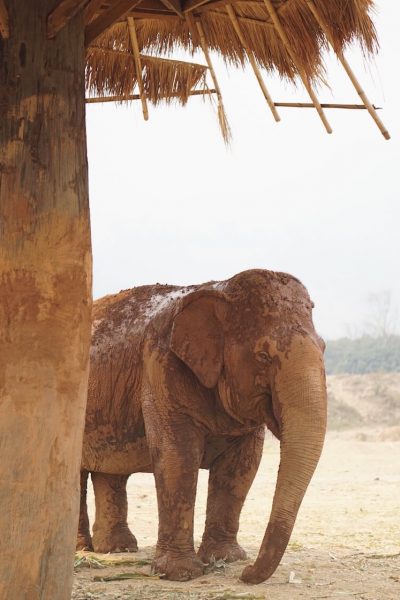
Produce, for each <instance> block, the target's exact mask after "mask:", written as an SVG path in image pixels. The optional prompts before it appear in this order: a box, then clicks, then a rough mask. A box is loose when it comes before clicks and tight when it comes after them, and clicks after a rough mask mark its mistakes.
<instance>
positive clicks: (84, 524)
mask: <svg viewBox="0 0 400 600" xmlns="http://www.w3.org/2000/svg"><path fill="white" fill-rule="evenodd" d="M88 475H89V472H88V471H81V499H80V506H79V525H78V537H77V540H76V549H77V550H93V546H92V538H91V537H90V529H89V517H88V513H87V503H86V496H87V480H88Z"/></svg>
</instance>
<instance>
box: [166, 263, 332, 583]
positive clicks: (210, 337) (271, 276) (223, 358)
mask: <svg viewBox="0 0 400 600" xmlns="http://www.w3.org/2000/svg"><path fill="white" fill-rule="evenodd" d="M312 307H313V304H312V302H311V300H310V298H309V296H308V293H307V290H306V289H305V288H304V286H303V285H302V284H301V283H300V282H299V281H298V280H297V279H295V278H294V277H291V276H290V275H286V274H284V273H274V272H271V271H262V270H253V271H246V272H244V273H240V274H239V275H236V276H235V277H233V278H232V279H230V280H228V281H227V282H224V283H223V284H219V285H214V286H206V287H205V288H204V289H200V290H198V291H196V292H194V293H192V294H191V295H188V296H187V297H186V298H184V299H183V301H182V305H181V310H180V312H179V313H178V314H177V316H176V317H175V321H174V327H173V331H172V336H171V349H172V350H173V351H174V353H175V354H176V355H177V356H178V357H179V358H180V359H181V360H182V361H183V362H184V363H186V365H187V366H189V367H190V369H191V370H192V371H193V372H194V373H195V375H196V376H197V378H198V379H199V380H200V382H201V383H202V384H203V385H204V386H205V387H207V388H215V390H216V391H217V392H218V394H219V397H220V400H221V402H222V404H223V405H224V407H225V410H226V411H227V412H228V413H229V414H230V415H231V416H232V417H233V418H235V419H236V420H237V421H239V422H241V423H243V424H244V425H251V424H254V425H257V424H260V423H262V422H264V423H265V424H266V425H267V426H268V428H269V429H270V430H271V431H272V432H273V433H274V434H275V435H276V436H277V437H278V438H279V439H280V448H281V460H280V467H279V473H278V479H277V483H276V489H275V495H274V500H273V506H272V511H271V515H270V519H269V523H268V526H267V529H266V532H265V535H264V539H263V542H262V545H261V549H260V552H259V555H258V557H257V560H256V561H255V564H254V565H252V566H249V567H247V568H246V569H245V570H244V572H243V574H242V579H243V580H244V581H248V582H251V583H259V582H261V581H264V580H265V579H267V578H268V577H270V576H271V575H272V574H273V572H274V571H275V569H276V568H277V566H278V564H279V562H280V559H281V557H282V555H283V553H284V551H285V549H286V546H287V544H288V542H289V538H290V535H291V532H292V529H293V526H294V523H295V519H296V516H297V512H298V509H299V507H300V504H301V501H302V499H303V496H304V494H305V491H306V489H307V486H308V484H309V481H310V479H311V477H312V475H313V473H314V470H315V467H316V465H317V463H318V460H319V457H320V454H321V450H322V446H323V441H324V437H325V429H326V384H325V371H324V363H323V345H324V344H323V341H322V340H321V338H320V337H319V336H318V335H317V333H316V331H315V329H314V325H313V322H312V315H311V312H312Z"/></svg>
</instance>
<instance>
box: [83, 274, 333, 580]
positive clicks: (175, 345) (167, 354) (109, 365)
mask: <svg viewBox="0 0 400 600" xmlns="http://www.w3.org/2000/svg"><path fill="white" fill-rule="evenodd" d="M312 307H313V304H312V302H311V300H310V298H309V296H308V293H307V290H306V289H305V287H304V286H303V285H302V284H301V283H300V282H299V281H298V280H297V279H296V278H294V277H292V276H291V275H287V274H285V273H276V272H273V271H264V270H250V271H245V272H243V273H239V274H238V275H235V276H234V277H232V278H231V279H229V280H227V281H223V282H218V283H215V282H211V283H206V284H204V285H197V286H190V287H174V286H167V285H158V284H157V285H155V286H143V287H138V288H135V289H131V290H126V291H123V292H120V293H119V294H116V295H114V296H106V297H105V298H102V299H100V300H98V301H97V302H96V303H95V305H94V321H93V329H94V332H93V339H92V348H91V368H90V379H89V395H88V407H87V418H86V429H85V436H84V444H83V458H82V494H81V495H82V501H81V517H80V527H79V536H78V547H81V548H82V547H84V546H86V547H91V544H92V541H91V538H90V533H89V523H88V517H87V511H86V479H87V474H88V472H91V474H92V480H93V485H94V492H95V499H96V521H95V523H94V526H93V547H94V549H95V550H96V551H98V552H109V551H118V550H124V549H129V550H136V549H137V545H136V540H135V538H134V536H133V535H132V533H131V532H130V531H129V529H128V526H127V522H126V519H127V498H126V482H127V479H128V477H129V475H130V474H131V473H135V472H143V471H145V472H149V471H153V472H154V477H155V482H156V489H157V500H158V514H159V531H158V542H157V549H156V555H155V559H154V563H153V567H154V571H155V572H159V573H164V574H165V576H166V577H167V578H168V579H174V580H186V579H190V578H193V577H197V576H199V575H201V574H202V573H203V570H204V563H207V562H209V561H210V558H211V557H212V556H214V557H215V558H226V559H227V560H236V559H242V558H245V556H246V554H245V551H244V550H243V549H242V548H241V547H240V546H239V544H238V542H237V539H236V536H237V532H238V527H239V516H240V512H241V509H242V506H243V503H244V500H245V498H246V495H247V493H248V490H249V488H250V486H251V483H252V481H253V479H254V476H255V474H256V471H257V468H258V465H259V462H260V458H261V453H262V447H263V439H264V429H265V425H266V426H267V427H268V429H270V431H272V433H273V434H274V435H275V436H276V437H277V438H278V439H279V440H280V448H281V460H280V467H279V473H278V478H277V483H276V490H275V495H274V500H273V506H272V511H271V515H270V518H269V523H268V526H267V528H266V532H265V535H264V539H263V541H262V544H261V549H260V551H259V555H258V557H257V559H256V561H255V563H254V565H251V566H248V567H246V568H245V570H244V571H243V574H242V579H243V581H247V582H251V583H258V582H261V581H264V580H265V579H267V578H268V577H270V576H271V575H272V573H273V572H274V571H275V569H276V568H277V566H278V564H279V562H280V559H281V557H282V555H283V553H284V551H285V549H286V546H287V544H288V541H289V538H290V535H291V532H292V529H293V526H294V523H295V519H296V516H297V512H298V509H299V507H300V504H301V501H302V498H303V496H304V493H305V491H306V489H307V486H308V483H309V481H310V479H311V477H312V475H313V473H314V470H315V467H316V465H317V463H318V460H319V457H320V453H321V450H322V446H323V442H324V437H325V428H326V384H325V371H324V364H323V346H324V344H323V341H322V340H321V338H320V337H319V336H318V335H317V333H316V331H315V329H314V325H313V322H312V315H311V313H312ZM199 468H205V469H209V471H210V474H209V485H208V500H207V516H206V524H205V530H204V534H203V538H202V542H201V545H200V548H199V549H198V552H197V555H196V553H195V549H194V544H193V512H194V503H195V495H196V484H197V476H198V469H199Z"/></svg>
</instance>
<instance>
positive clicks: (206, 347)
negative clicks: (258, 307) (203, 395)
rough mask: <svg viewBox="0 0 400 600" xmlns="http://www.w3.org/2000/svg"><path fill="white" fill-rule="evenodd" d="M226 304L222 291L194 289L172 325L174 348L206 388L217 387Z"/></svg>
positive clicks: (172, 345) (221, 360)
mask: <svg viewBox="0 0 400 600" xmlns="http://www.w3.org/2000/svg"><path fill="white" fill-rule="evenodd" d="M226 304H227V298H226V296H225V295H224V294H223V293H220V292H217V291H216V292H212V291H206V290H204V291H202V290H199V291H198V292H194V293H193V294H191V295H190V296H189V297H186V298H184V299H183V303H182V306H183V308H182V310H181V312H179V313H178V315H177V316H176V317H175V320H174V324H173V328H172V334H171V341H170V348H171V350H172V351H173V352H174V353H175V354H176V355H177V356H178V357H179V358H180V359H181V360H182V361H183V362H184V363H185V364H186V365H187V366H188V367H189V368H190V369H191V370H192V371H193V373H194V374H195V375H196V377H197V378H198V379H199V380H200V382H201V383H202V384H203V385H204V386H205V387H207V388H213V387H215V386H216V384H217V382H218V377H219V375H220V373H221V370H222V364H223V354H224V336H223V329H222V320H223V316H224V314H225V312H226Z"/></svg>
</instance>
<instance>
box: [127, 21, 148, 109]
mask: <svg viewBox="0 0 400 600" xmlns="http://www.w3.org/2000/svg"><path fill="white" fill-rule="evenodd" d="M128 29H129V37H130V40H131V46H132V52H133V56H134V59H135V66H136V75H137V82H138V86H139V95H140V100H141V102H142V111H143V118H144V120H145V121H148V120H149V109H148V106H147V100H146V95H145V93H144V86H143V75H142V61H141V59H140V51H139V44H138V40H137V35H136V29H135V20H134V19H133V18H132V17H128Z"/></svg>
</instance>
